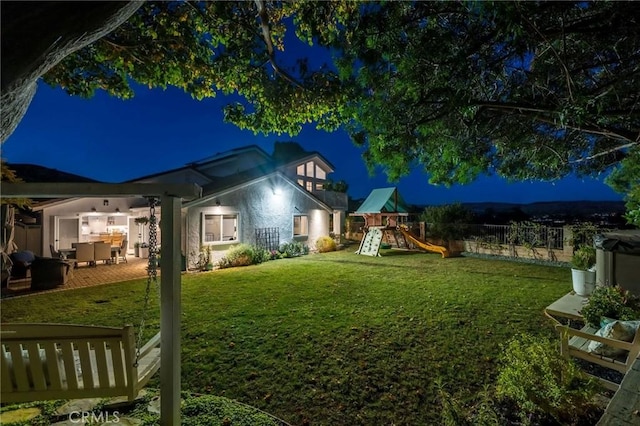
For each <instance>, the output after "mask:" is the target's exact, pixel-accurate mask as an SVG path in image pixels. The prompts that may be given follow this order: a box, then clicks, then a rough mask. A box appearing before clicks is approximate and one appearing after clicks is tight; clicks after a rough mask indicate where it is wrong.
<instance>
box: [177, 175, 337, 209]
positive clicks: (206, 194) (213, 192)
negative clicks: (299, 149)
mask: <svg viewBox="0 0 640 426" xmlns="http://www.w3.org/2000/svg"><path fill="white" fill-rule="evenodd" d="M275 176H277V177H278V178H280V179H282V180H283V181H285V182H287V184H289V185H291V187H292V188H293V189H294V190H296V191H299V192H300V193H302V194H303V195H305V196H306V197H308V198H309V199H311V200H313V201H314V202H315V203H317V204H318V205H319V206H321V207H322V208H323V209H325V210H326V211H329V212H331V211H333V209H332V207H331V206H329V205H328V204H327V203H325V202H323V201H322V200H320V199H319V198H318V197H316V196H315V195H313V194H312V193H311V192H309V191H306V190H305V189H304V188H303V187H302V186H300V185H298V184H297V183H295V182H293V181H292V180H291V179H289V178H288V177H287V176H286V175H285V174H283V173H282V172H280V171H278V170H274V171H272V172H271V173H258V171H257V170H256V173H255V176H254V177H253V178H249V177H247V178H245V179H238V181H236V182H231V181H229V182H227V183H226V184H225V186H224V187H220V186H216V185H215V184H211V185H209V188H203V195H202V197H201V198H198V199H197V200H193V201H189V202H186V203H184V204H183V205H182V207H191V206H196V205H199V204H202V203H206V202H207V201H208V200H211V199H212V198H215V197H219V196H221V195H224V194H225V193H229V192H233V191H236V190H238V189H240V188H242V187H245V186H248V185H252V184H255V183H258V182H262V181H265V180H270V179H272V178H273V177H275Z"/></svg>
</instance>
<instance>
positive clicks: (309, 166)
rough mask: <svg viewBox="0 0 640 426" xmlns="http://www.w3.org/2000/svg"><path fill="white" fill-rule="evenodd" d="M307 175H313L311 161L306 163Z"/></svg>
mask: <svg viewBox="0 0 640 426" xmlns="http://www.w3.org/2000/svg"><path fill="white" fill-rule="evenodd" d="M307 176H309V177H313V161H309V162H308V163H307Z"/></svg>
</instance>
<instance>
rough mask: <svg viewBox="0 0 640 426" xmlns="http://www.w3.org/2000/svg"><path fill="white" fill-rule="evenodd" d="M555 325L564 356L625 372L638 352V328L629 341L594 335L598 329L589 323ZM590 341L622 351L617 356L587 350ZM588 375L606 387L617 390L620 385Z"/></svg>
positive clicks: (639, 352)
mask: <svg viewBox="0 0 640 426" xmlns="http://www.w3.org/2000/svg"><path fill="white" fill-rule="evenodd" d="M555 327H556V330H557V331H559V332H560V352H561V353H562V355H564V356H565V357H571V356H572V357H575V358H580V359H583V360H585V361H588V362H590V363H593V364H597V365H600V366H602V367H605V368H608V369H611V370H615V371H618V372H620V373H622V374H626V373H627V372H628V371H629V370H630V369H631V367H632V365H633V363H634V362H635V360H636V358H638V355H639V354H640V328H639V329H638V331H636V334H635V336H634V338H633V340H632V341H631V342H624V341H622V340H616V339H611V338H607V337H601V336H596V335H595V333H596V332H597V331H598V329H597V328H595V327H592V326H589V325H585V326H584V327H582V328H581V329H580V330H578V329H575V328H571V327H569V326H567V325H563V324H559V323H558V324H557V325H556V326H555ZM591 341H597V342H602V343H604V344H606V345H608V346H611V347H614V348H620V349H623V350H624V353H623V355H620V356H617V357H608V356H604V355H599V354H596V353H592V352H589V349H588V347H589V343H591ZM587 374H589V373H587ZM589 375H590V376H592V377H595V378H597V379H598V380H600V382H601V383H602V385H603V386H604V387H605V388H607V389H610V390H613V391H617V390H618V389H619V387H620V385H619V384H617V383H614V382H612V381H610V380H607V379H605V378H602V377H598V376H594V375H592V374H589Z"/></svg>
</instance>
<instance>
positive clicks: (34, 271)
mask: <svg viewBox="0 0 640 426" xmlns="http://www.w3.org/2000/svg"><path fill="white" fill-rule="evenodd" d="M72 276H73V262H68V261H66V260H62V259H59V258H53V257H36V259H35V260H34V261H33V263H32V264H31V289H32V290H45V289H49V288H54V287H58V286H61V285H65V284H66V283H67V281H69V279H71V277H72Z"/></svg>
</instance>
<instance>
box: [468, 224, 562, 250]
mask: <svg viewBox="0 0 640 426" xmlns="http://www.w3.org/2000/svg"><path fill="white" fill-rule="evenodd" d="M469 228H470V229H469V231H468V232H467V235H468V237H471V238H472V239H480V240H485V241H487V242H491V243H496V244H504V245H507V246H508V245H517V246H529V247H545V248H548V249H558V250H562V248H563V246H564V241H565V233H564V228H563V227H558V226H545V225H539V224H520V223H516V224H511V225H484V224H483V225H480V224H478V225H469Z"/></svg>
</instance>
